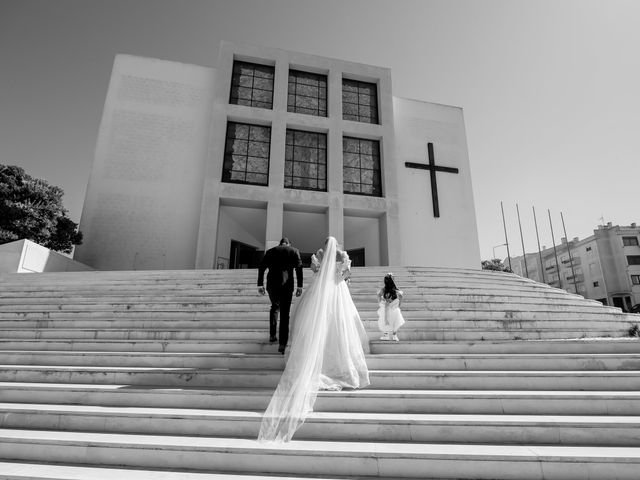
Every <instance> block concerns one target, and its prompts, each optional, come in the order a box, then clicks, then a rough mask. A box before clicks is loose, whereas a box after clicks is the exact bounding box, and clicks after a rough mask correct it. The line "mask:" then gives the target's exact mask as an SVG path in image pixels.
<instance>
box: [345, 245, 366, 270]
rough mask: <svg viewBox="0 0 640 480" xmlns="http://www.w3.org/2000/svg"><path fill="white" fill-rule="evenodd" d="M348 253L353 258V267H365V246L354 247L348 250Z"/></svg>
mask: <svg viewBox="0 0 640 480" xmlns="http://www.w3.org/2000/svg"><path fill="white" fill-rule="evenodd" d="M347 254H348V255H349V258H350V259H351V266H352V267H364V265H365V263H364V248H353V249H351V250H347Z"/></svg>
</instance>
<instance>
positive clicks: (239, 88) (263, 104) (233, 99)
mask: <svg viewBox="0 0 640 480" xmlns="http://www.w3.org/2000/svg"><path fill="white" fill-rule="evenodd" d="M274 72H275V69H274V67H270V66H267V65H258V64H256V63H249V62H239V61H235V62H233V74H232V76H231V96H230V98H229V103H233V104H235V105H246V106H248V107H259V108H268V109H271V108H273V78H274Z"/></svg>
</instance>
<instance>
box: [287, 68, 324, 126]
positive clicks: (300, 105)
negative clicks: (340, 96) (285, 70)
mask: <svg viewBox="0 0 640 480" xmlns="http://www.w3.org/2000/svg"><path fill="white" fill-rule="evenodd" d="M287 111H288V112H293V113H306V114H307V115H316V116H317V117H326V116H327V76H326V75H318V74H316V73H308V72H301V71H300V70H289V95H288V96H287Z"/></svg>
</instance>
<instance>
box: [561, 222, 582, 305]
mask: <svg viewBox="0 0 640 480" xmlns="http://www.w3.org/2000/svg"><path fill="white" fill-rule="evenodd" d="M560 218H561V219H562V230H563V231H564V238H566V239H567V252H569V263H570V264H571V275H573V287H574V288H575V289H576V293H578V283H577V278H576V271H575V270H574V268H573V258H572V257H571V247H569V237H567V229H566V228H565V226H564V216H563V215H562V212H560Z"/></svg>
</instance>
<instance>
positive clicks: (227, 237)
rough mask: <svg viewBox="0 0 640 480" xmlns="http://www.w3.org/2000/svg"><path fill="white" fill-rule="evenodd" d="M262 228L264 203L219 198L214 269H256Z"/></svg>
mask: <svg viewBox="0 0 640 480" xmlns="http://www.w3.org/2000/svg"><path fill="white" fill-rule="evenodd" d="M266 228H267V205H266V204H265V203H258V202H252V203H251V202H249V201H242V202H241V201H238V200H224V199H220V208H219V212H218V232H217V240H216V255H215V262H214V268H257V266H258V264H259V263H260V260H261V259H262V254H261V252H262V251H264V248H265V233H266Z"/></svg>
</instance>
